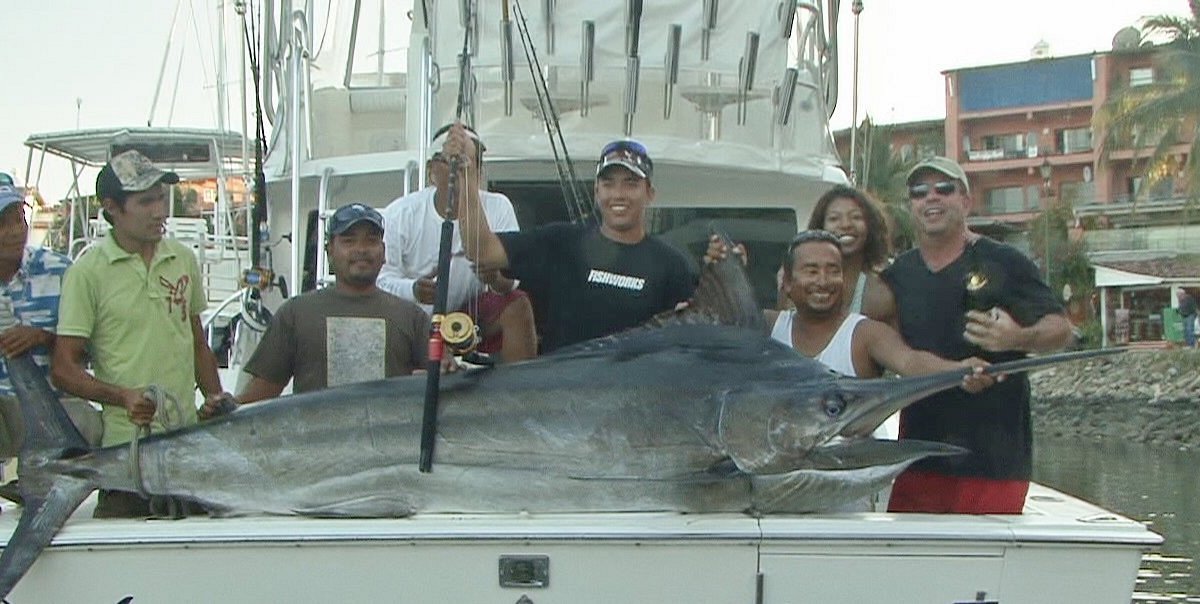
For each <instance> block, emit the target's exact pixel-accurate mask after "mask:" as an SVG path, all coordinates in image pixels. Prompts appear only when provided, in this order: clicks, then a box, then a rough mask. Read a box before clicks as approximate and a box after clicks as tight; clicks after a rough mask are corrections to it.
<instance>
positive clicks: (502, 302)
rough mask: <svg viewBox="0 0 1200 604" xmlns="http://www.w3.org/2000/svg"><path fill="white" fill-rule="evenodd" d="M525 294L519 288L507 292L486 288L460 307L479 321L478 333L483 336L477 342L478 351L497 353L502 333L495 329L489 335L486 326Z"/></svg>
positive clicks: (491, 323)
mask: <svg viewBox="0 0 1200 604" xmlns="http://www.w3.org/2000/svg"><path fill="white" fill-rule="evenodd" d="M525 296H526V294H525V292H523V291H521V290H519V289H514V290H512V291H510V292H508V293H507V294H498V293H496V292H494V291H492V290H487V291H484V292H483V293H482V294H479V297H478V298H475V299H474V300H472V301H470V302H469V303H468V304H467V306H466V308H462V309H460V310H462V311H463V312H466V313H468V314H470V315H471V316H473V317H475V320H476V321H477V322H478V323H479V334H480V336H481V337H482V338H483V340H482V341H481V342H480V343H479V352H486V353H489V354H498V353H499V352H500V348H501V346H502V345H503V344H504V334H503V333H501V332H499V331H495V332H494V333H492V334H491V335H488V332H489V329H488V328H489V327H490V326H492V325H494V324H495V323H496V321H498V320H499V319H500V313H502V312H504V309H505V308H507V307H508V305H509V304H511V303H512V302H513V301H515V300H517V299H519V298H524V297H525ZM472 311H474V312H472Z"/></svg>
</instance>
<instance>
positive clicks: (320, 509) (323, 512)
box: [292, 495, 417, 518]
mask: <svg viewBox="0 0 1200 604" xmlns="http://www.w3.org/2000/svg"><path fill="white" fill-rule="evenodd" d="M292 511H293V512H294V513H296V514H297V515H299V516H312V517H315V518H403V517H406V516H412V515H413V514H415V513H416V511H417V510H416V506H415V505H413V502H412V500H410V499H409V498H407V497H401V496H395V495H371V496H369V497H360V498H357V499H346V500H342V501H334V502H330V503H328V504H325V505H320V506H314V507H309V508H297V509H294V510H292Z"/></svg>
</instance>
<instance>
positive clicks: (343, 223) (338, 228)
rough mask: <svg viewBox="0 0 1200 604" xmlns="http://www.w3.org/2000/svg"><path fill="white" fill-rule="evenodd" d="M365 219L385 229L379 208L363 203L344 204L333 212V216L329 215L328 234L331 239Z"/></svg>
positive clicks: (381, 229)
mask: <svg viewBox="0 0 1200 604" xmlns="http://www.w3.org/2000/svg"><path fill="white" fill-rule="evenodd" d="M364 221H365V222H369V223H371V224H373V225H375V226H376V227H378V228H379V230H380V231H383V215H382V214H380V213H379V211H378V210H376V209H375V208H372V207H371V206H368V205H366V204H361V203H351V204H347V205H344V206H342V207H340V208H338V209H337V211H335V212H334V213H333V216H330V217H329V225H328V229H326V235H327V236H328V238H329V239H332V238H334V237H337V236H338V235H341V234H342V233H345V232H346V231H348V230H350V227H352V226H354V225H356V224H358V223H360V222H364Z"/></svg>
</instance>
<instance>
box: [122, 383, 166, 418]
mask: <svg viewBox="0 0 1200 604" xmlns="http://www.w3.org/2000/svg"><path fill="white" fill-rule="evenodd" d="M120 403H121V406H122V407H124V408H125V410H126V411H128V412H129V421H131V422H133V424H134V425H135V426H149V425H150V421H151V420H153V419H154V411H155V410H156V409H157V408H158V406H157V405H155V404H154V401H152V400H150V398H149V397H148V396H146V392H145V390H142V389H140V388H122V389H121V398H120Z"/></svg>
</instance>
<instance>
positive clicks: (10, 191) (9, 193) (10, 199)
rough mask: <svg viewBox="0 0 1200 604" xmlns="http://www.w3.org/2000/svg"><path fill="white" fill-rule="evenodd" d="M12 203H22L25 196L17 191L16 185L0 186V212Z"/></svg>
mask: <svg viewBox="0 0 1200 604" xmlns="http://www.w3.org/2000/svg"><path fill="white" fill-rule="evenodd" d="M14 203H19V204H24V203H25V196H24V195H21V194H20V193H19V192H17V189H16V187H11V186H8V185H2V186H0V212H3V211H4V210H7V209H8V206H11V205H12V204H14Z"/></svg>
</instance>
